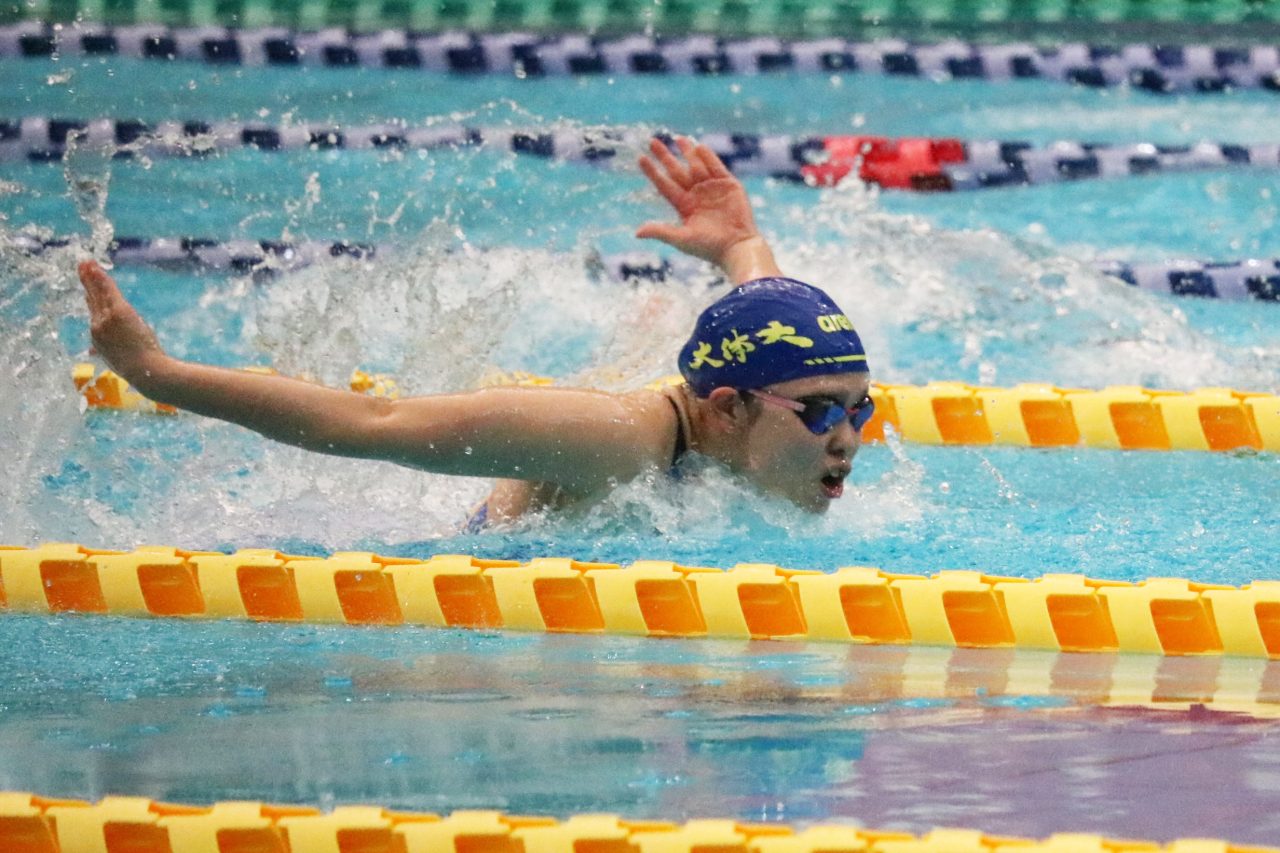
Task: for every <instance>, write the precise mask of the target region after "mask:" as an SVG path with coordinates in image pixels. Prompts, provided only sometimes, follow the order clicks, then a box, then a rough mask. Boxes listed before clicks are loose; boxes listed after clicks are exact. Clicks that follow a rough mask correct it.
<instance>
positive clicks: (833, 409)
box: [797, 397, 876, 435]
mask: <svg viewBox="0 0 1280 853" xmlns="http://www.w3.org/2000/svg"><path fill="white" fill-rule="evenodd" d="M875 412H876V404H875V403H874V402H872V400H871V398H870V397H864V398H862V400H861V401H859V402H858V403H857V405H855V406H854V407H853V408H852V409H846V408H845V407H844V406H842V405H840V404H839V403H836V402H834V401H832V400H815V401H814V402H811V403H805V406H804V411H803V412H797V414H798V415H800V420H802V421H804V425H805V426H806V427H808V428H809V432H811V433H813V434H814V435H825V434H826V433H828V432H831V430H833V429H835V427H836V425H837V424H839V423H840V421H842V420H844V419H845V418H846V417H847V418H848V419H849V423H851V424H852V425H853V428H854V430H855V431H856V430H861V429H862V428H863V427H864V426H866V425H867V421H869V420H871V416H872V415H874V414H875Z"/></svg>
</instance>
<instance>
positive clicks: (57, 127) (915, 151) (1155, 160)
mask: <svg viewBox="0 0 1280 853" xmlns="http://www.w3.org/2000/svg"><path fill="white" fill-rule="evenodd" d="M653 138H655V134H653V133H652V132H650V131H648V130H643V129H639V128H615V129H591V130H584V129H567V128H566V129H560V130H540V129H519V128H478V127H467V126H462V125H426V126H418V127H413V126H407V125H403V124H398V123H383V124H374V125H353V126H345V127H344V126H339V125H334V124H319V123H299V124H287V125H279V124H269V123H265V122H240V121H201V120H187V121H162V122H156V123H147V122H142V121H138V120H136V119H110V118H102V119H93V120H83V119H68V118H54V117H46V116H29V117H26V118H21V119H9V120H2V119H0V162H2V161H5V160H30V161H34V162H58V161H60V160H61V159H62V158H63V156H64V155H65V153H66V148H67V145H68V144H70V142H72V141H74V142H75V143H76V144H81V145H87V146H94V147H103V148H107V149H109V150H111V151H112V153H113V155H114V156H116V157H120V158H129V157H135V156H147V157H160V156H203V155H209V154H215V153H219V152H225V151H228V150H231V149H235V148H253V149H256V150H259V151H303V150H311V151H322V150H323V151H328V150H335V149H360V150H379V149H382V150H385V149H395V150H405V149H414V150H436V149H457V148H466V147H473V146H486V147H491V148H497V149H499V150H505V151H511V152H513V153H515V154H524V155H531V156H535V157H540V158H544V159H557V160H569V161H587V162H594V163H608V162H611V161H614V160H616V159H617V158H618V157H619V156H622V157H623V160H624V161H625V162H626V163H627V164H630V163H631V162H632V160H633V158H634V155H635V154H637V153H638V152H640V151H642V150H645V149H647V146H648V143H649V141H650V140H651V139H653ZM656 138H659V139H663V140H667V141H669V140H670V137H669V136H668V135H666V134H657V135H656ZM699 139H700V141H702V142H703V143H705V144H706V145H708V146H709V147H710V148H711V149H712V150H713V151H715V152H716V153H717V154H719V155H720V157H721V158H722V159H723V160H724V161H725V164H726V165H727V166H728V167H729V168H730V169H731V170H733V171H734V172H735V173H737V174H739V175H768V176H771V177H775V178H780V179H784V180H793V181H802V182H804V183H806V184H809V185H811V186H833V185H836V184H838V183H840V182H841V181H842V180H844V179H845V178H848V177H849V176H851V175H852V176H856V177H857V178H858V179H860V180H863V181H866V182H868V183H873V184H876V185H878V186H881V187H887V188H893V189H911V190H922V191H950V190H969V189H984V188H991V187H1004V186H1010V185H1026V184H1047V183H1057V182H1059V181H1070V180H1083V179H1087V178H1114V177H1122V176H1128V175H1144V174H1151V173H1165V172H1185V171H1195V170H1203V169H1221V168H1228V167H1234V168H1244V167H1252V168H1258V169H1268V170H1271V169H1278V168H1280V144H1272V143H1255V144H1250V145H1237V144H1233V143H1218V142H1200V143H1196V144H1193V145H1156V144H1153V143H1127V144H1118V145H1115V144H1095V143H1090V142H1080V141H1069V140H1063V141H1059V142H1053V143H1050V144H1048V145H1041V146H1036V145H1032V144H1031V143H1028V142H1019V141H999V140H970V141H965V140H960V139H953V138H946V137H936V138H930V137H901V138H889V137H883V136H866V135H858V136H787V135H757V134H730V133H707V134H703V135H701V136H700V137H699Z"/></svg>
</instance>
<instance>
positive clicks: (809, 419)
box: [746, 388, 876, 435]
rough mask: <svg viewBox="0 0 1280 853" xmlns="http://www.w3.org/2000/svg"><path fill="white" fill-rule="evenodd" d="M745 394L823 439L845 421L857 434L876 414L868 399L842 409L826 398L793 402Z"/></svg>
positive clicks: (753, 391)
mask: <svg viewBox="0 0 1280 853" xmlns="http://www.w3.org/2000/svg"><path fill="white" fill-rule="evenodd" d="M746 393H747V394H750V395H751V396H753V397H756V398H757V399H760V400H763V401H764V402H766V403H772V404H773V405H775V406H781V407H782V408H784V409H790V410H791V411H793V412H795V413H796V417H798V418H800V420H801V421H803V422H804V425H805V426H806V427H807V428H808V429H809V432H811V433H813V434H814V435H826V434H827V433H829V432H831V430H833V429H835V427H836V425H837V424H839V423H840V421H842V420H844V419H845V418H848V419H849V423H850V424H852V425H853V431H854V432H860V431H861V430H862V428H863V427H864V426H866V425H867V421H869V420H871V416H872V415H874V414H875V413H876V404H875V401H874V400H872V399H871V397H870V396H866V397H863V398H862V399H861V400H859V401H858V402H856V403H854V404H853V405H852V406H850V407H847V408H846V407H845V406H842V405H840V404H839V403H837V402H836V401H835V400H832V399H831V398H829V397H801V398H800V399H798V400H793V399H791V398H790V397H780V396H778V395H777V394H770V393H769V392H768V391H757V390H756V389H754V388H752V389H748V390H747V391H746Z"/></svg>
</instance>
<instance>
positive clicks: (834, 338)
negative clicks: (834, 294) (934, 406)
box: [680, 278, 869, 397]
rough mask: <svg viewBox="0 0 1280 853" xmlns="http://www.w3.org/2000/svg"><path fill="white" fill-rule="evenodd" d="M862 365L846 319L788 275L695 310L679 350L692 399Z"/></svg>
mask: <svg viewBox="0 0 1280 853" xmlns="http://www.w3.org/2000/svg"><path fill="white" fill-rule="evenodd" d="M868 370H869V368H868V366H867V354H866V352H865V351H864V350H863V349H862V341H861V340H859V339H858V333H857V332H855V331H854V330H853V323H851V322H849V318H848V317H846V316H845V314H844V312H843V311H841V310H840V309H839V307H837V306H836V304H835V302H833V301H832V300H831V297H830V296H827V294H826V293H824V292H822V291H821V290H819V289H818V288H816V287H814V286H812V285H809V284H805V283H804V282H802V281H796V280H795V279H793V278H758V279H755V280H754V281H748V282H746V283H744V284H741V285H739V286H737V287H735V288H734V289H733V290H731V291H729V292H728V293H726V294H725V295H724V296H723V297H721V298H720V299H718V300H716V301H715V302H714V303H712V305H711V306H710V307H708V308H707V309H706V310H705V311H703V312H702V314H700V315H699V316H698V322H697V325H695V326H694V328H693V335H692V336H691V337H690V338H689V341H688V343H686V344H685V345H684V347H683V348H682V349H681V350H680V375H681V376H683V377H684V379H685V381H686V382H688V383H689V387H691V388H692V389H693V391H694V393H695V394H697V395H698V396H699V397H705V396H707V395H708V394H710V393H711V391H712V390H713V389H715V388H718V387H720V386H728V387H730V388H760V387H763V386H765V385H772V384H773V383H775V382H786V381H787V380H788V379H799V378H801V377H803V376H819V375H822V374H826V373H865V372H867V371H868Z"/></svg>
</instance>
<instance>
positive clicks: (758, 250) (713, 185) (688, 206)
mask: <svg viewBox="0 0 1280 853" xmlns="http://www.w3.org/2000/svg"><path fill="white" fill-rule="evenodd" d="M676 145H677V146H678V147H679V149H680V153H681V154H682V155H683V161H684V162H681V158H678V157H676V155H675V154H673V153H672V152H671V150H670V149H669V148H668V147H667V146H666V144H665V143H664V142H662V140H660V139H654V140H653V141H651V142H650V143H649V151H650V152H651V154H652V155H653V156H652V157H648V156H644V155H641V157H640V171H642V172H644V174H645V177H647V178H648V179H649V181H650V183H652V184H653V186H654V188H655V189H657V191H658V192H659V193H660V194H661V195H662V197H663V198H665V199H666V200H667V202H668V203H669V204H670V205H671V206H672V207H673V208H674V209H675V212H676V214H677V215H678V216H679V217H680V223H679V224H678V225H676V224H672V223H669V222H646V223H644V224H643V225H641V226H640V227H639V228H638V229H637V230H636V236H637V237H640V238H642V239H653V240H661V241H662V242H664V243H666V244H668V245H670V246H674V247H675V248H677V249H679V250H680V251H682V252H685V253H686V254H689V255H693V256H694V257H697V258H702V259H703V260H706V261H710V262H712V263H714V264H717V265H719V266H720V267H721V268H722V269H724V270H725V272H726V273H728V274H729V276H730V277H731V278H734V279H735V280H737V281H744V280H746V279H747V278H753V277H758V276H760V275H780V273H779V272H777V271H776V265H775V264H774V263H773V256H772V254H771V253H770V252H769V249H768V246H767V245H765V243H764V239H763V238H762V237H761V236H760V232H759V231H758V230H757V229H756V223H755V218H754V217H753V216H752V215H751V202H750V201H748V199H747V192H746V190H745V189H743V186H742V183H741V182H740V181H738V179H737V178H735V177H734V176H733V174H732V173H730V172H729V170H728V168H726V167H725V165H724V163H723V162H722V161H721V160H720V158H719V157H717V156H716V154H715V152H713V151H712V150H711V149H710V148H708V147H707V146H705V145H695V144H694V143H693V142H692V141H691V140H689V139H688V138H686V137H683V136H681V137H676Z"/></svg>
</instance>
